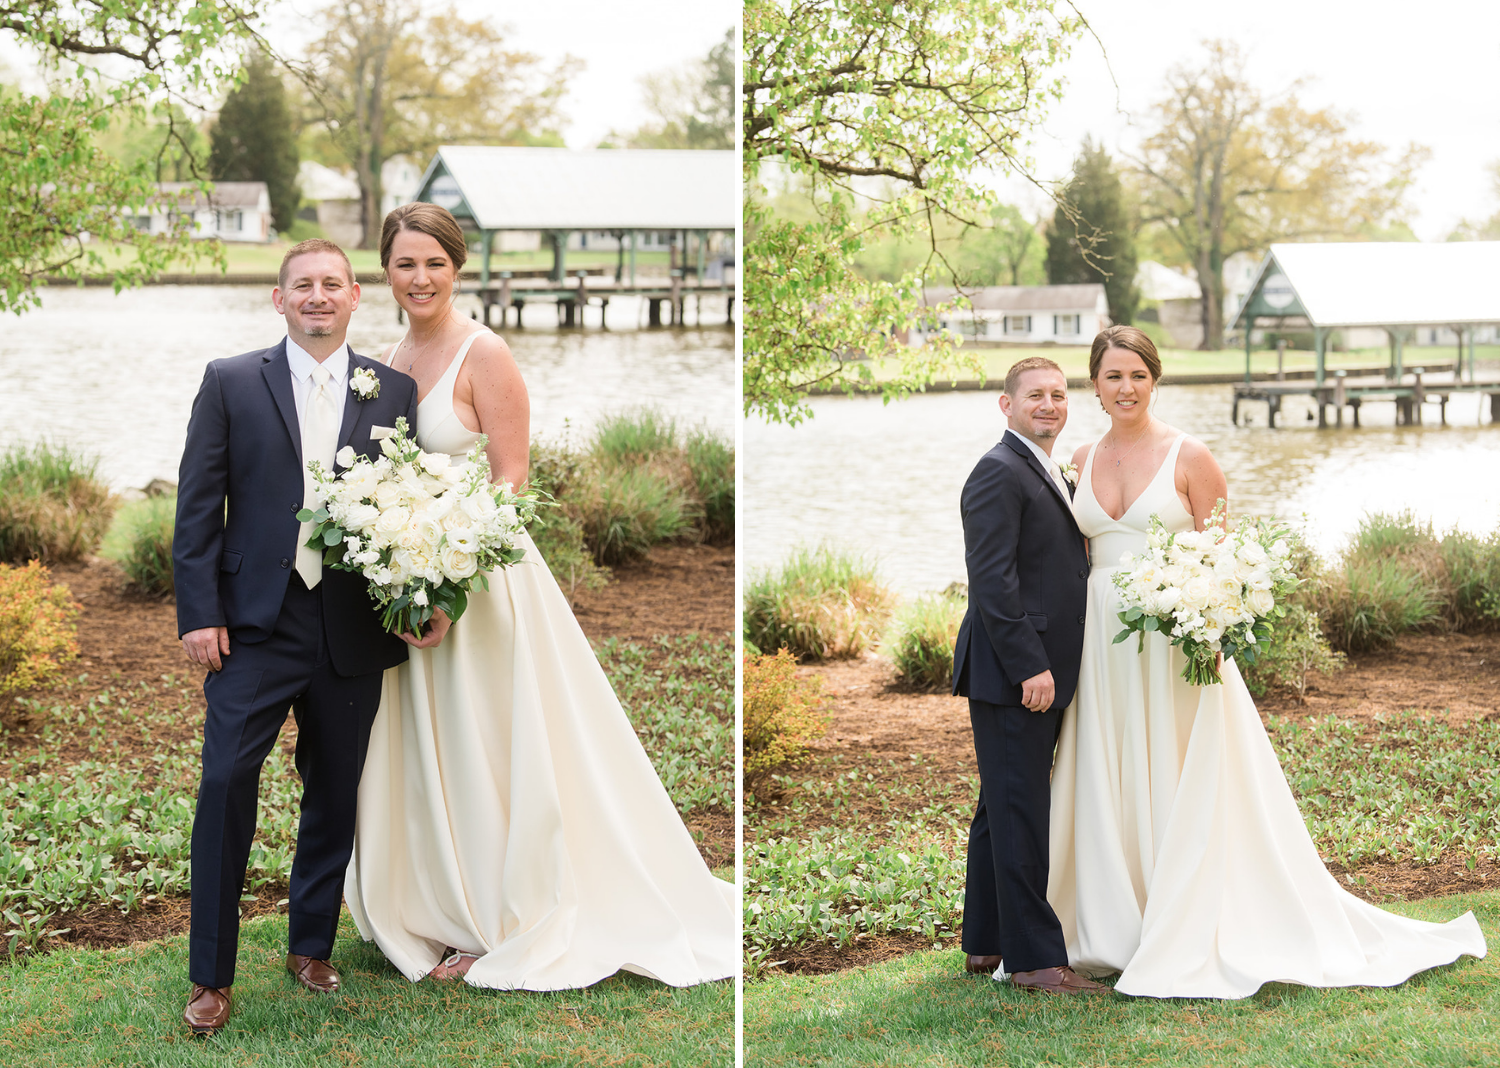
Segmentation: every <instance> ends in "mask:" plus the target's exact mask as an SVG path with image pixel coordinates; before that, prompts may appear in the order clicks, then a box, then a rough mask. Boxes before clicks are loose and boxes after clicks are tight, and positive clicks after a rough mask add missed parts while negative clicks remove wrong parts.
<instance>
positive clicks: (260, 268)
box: [102, 242, 667, 275]
mask: <svg viewBox="0 0 1500 1068" xmlns="http://www.w3.org/2000/svg"><path fill="white" fill-rule="evenodd" d="M290 247H291V243H287V242H275V243H272V244H268V245H261V244H255V245H250V244H227V245H225V246H224V251H225V256H226V258H227V259H228V261H229V266H228V273H229V274H275V273H276V272H277V271H278V270H279V269H280V268H281V257H282V256H283V255H285V254H286V250H287V249H288V248H290ZM346 251H347V252H348V255H349V263H350V265H351V266H353V268H354V269H355V270H356V271H359V272H361V273H364V272H374V271H378V270H380V253H379V252H378V251H376V250H375V249H365V248H353V249H347V250H346ZM102 254H103V257H104V263H105V266H106V268H113V267H117V266H119V265H120V264H122V263H125V262H127V260H130V259H133V258H134V257H133V254H132V253H130V252H128V251H126V252H120V251H115V250H104V251H103V253H102ZM615 263H616V254H615V253H614V252H598V251H570V252H569V253H568V258H567V267H568V268H569V269H570V270H582V269H584V268H589V267H607V268H609V269H610V270H611V271H613V270H614V267H615ZM627 263H628V253H627ZM635 263H636V267H637V268H638V269H639V268H642V267H664V266H666V263H667V253H666V252H665V251H659V252H656V251H653V252H637V253H636V255H635ZM551 266H552V252H551V250H550V249H538V250H536V251H534V252H496V253H494V254H493V255H492V256H491V258H490V269H491V270H492V271H506V270H524V269H531V268H539V267H551ZM464 269H465V270H466V271H475V270H478V269H479V258H478V256H473V257H471V258H470V259H469V262H468V263H466V264H465V265H464ZM628 269H629V268H628V266H627V270H628ZM168 271H169V273H172V274H193V273H197V274H204V275H213V274H218V273H219V268H218V267H217V266H216V265H215V264H214V263H213V262H212V261H211V260H209V259H208V258H207V257H199V258H198V259H197V261H196V262H193V261H183V262H181V263H174V264H173V265H172V266H171V267H170V268H168Z"/></svg>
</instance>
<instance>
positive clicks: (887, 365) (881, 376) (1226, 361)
mask: <svg viewBox="0 0 1500 1068" xmlns="http://www.w3.org/2000/svg"><path fill="white" fill-rule="evenodd" d="M1477 348H1478V351H1477V353H1476V355H1477V357H1478V359H1479V361H1480V362H1481V363H1484V362H1487V361H1488V362H1490V363H1493V362H1494V361H1495V360H1496V359H1500V345H1480V346H1478V347H1477ZM1454 352H1455V349H1454V347H1453V346H1451V345H1449V346H1443V345H1433V346H1423V347H1420V348H1418V347H1410V348H1407V349H1406V350H1405V352H1404V353H1403V355H1402V366H1403V367H1405V368H1406V370H1407V371H1408V372H1409V371H1410V370H1411V369H1412V368H1413V367H1421V366H1423V365H1424V364H1427V365H1432V366H1442V367H1447V366H1449V365H1451V364H1452V362H1453V359H1454ZM1160 355H1161V362H1162V373H1163V376H1164V377H1165V378H1166V379H1167V381H1168V382H1170V381H1171V377H1172V376H1173V375H1188V374H1193V375H1208V374H1244V372H1245V350H1244V349H1220V350H1218V351H1217V352H1198V351H1197V350H1195V349H1162V350H1161V351H1160ZM963 356H964V357H965V358H973V359H974V360H976V361H978V364H979V366H980V367H981V368H982V369H983V372H984V377H985V380H986V381H987V382H992V383H994V384H995V385H996V387H997V388H998V386H999V383H1000V381H1001V380H1002V379H1003V378H1004V377H1005V372H1006V370H1007V369H1009V368H1010V366H1011V365H1012V364H1013V363H1015V362H1016V361H1017V360H1023V359H1025V358H1026V357H1028V356H1044V357H1046V358H1047V359H1049V360H1053V361H1055V362H1056V363H1057V364H1058V366H1060V367H1061V368H1062V369H1063V373H1064V374H1066V375H1067V376H1068V377H1069V378H1087V377H1088V367H1089V348H1088V346H1087V345H1056V346H1047V347H1044V346H1039V347H1037V348H971V349H965V350H964V352H963ZM1464 358H1465V359H1466V360H1467V358H1468V354H1467V352H1465V357H1464ZM1389 363H1390V352H1389V351H1388V350H1386V349H1352V350H1350V351H1347V352H1329V353H1327V355H1326V359H1325V363H1324V366H1325V367H1327V369H1328V370H1330V371H1334V370H1338V369H1339V368H1370V367H1385V366H1386V365H1388V364H1389ZM1250 366H1251V370H1252V372H1254V373H1255V374H1275V372H1276V350H1274V349H1257V350H1255V351H1254V352H1252V353H1251V364H1250ZM1283 366H1284V368H1285V369H1286V370H1288V371H1311V370H1313V369H1314V368H1315V367H1316V366H1317V355H1316V353H1314V352H1312V351H1310V350H1304V349H1287V351H1286V357H1285V360H1284V362H1283ZM896 370H897V364H896V362H895V361H894V360H879V361H876V364H875V377H876V380H877V381H883V380H885V379H888V378H892V377H894V376H895V373H896ZM956 377H957V379H958V380H959V381H963V380H967V379H972V378H975V377H976V375H975V374H974V372H973V370H972V369H971V368H968V367H965V368H963V369H961V370H960V371H959V372H958V373H957V374H956Z"/></svg>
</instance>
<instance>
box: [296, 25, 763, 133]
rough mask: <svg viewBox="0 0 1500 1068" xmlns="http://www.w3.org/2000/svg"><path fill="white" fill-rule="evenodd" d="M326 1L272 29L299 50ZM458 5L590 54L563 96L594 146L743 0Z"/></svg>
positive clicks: (632, 121) (542, 48)
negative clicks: (650, 84) (643, 83)
mask: <svg viewBox="0 0 1500 1068" xmlns="http://www.w3.org/2000/svg"><path fill="white" fill-rule="evenodd" d="M326 3H327V0H284V2H283V3H281V4H279V5H277V7H276V8H275V9H273V11H272V13H271V17H270V20H269V29H268V31H267V36H269V37H270V38H271V40H272V41H273V42H274V43H275V44H276V46H277V47H278V48H283V49H287V50H289V51H293V52H295V51H296V50H297V49H298V48H300V47H301V45H302V44H303V43H305V42H306V41H307V40H308V39H309V38H310V37H312V36H313V35H314V34H313V32H312V27H313V25H314V19H313V18H312V16H313V15H314V14H315V13H316V12H318V11H320V10H321V9H322V8H323V7H325V6H326ZM424 6H425V7H427V8H429V9H437V8H439V7H440V6H442V5H440V4H427V5H424ZM457 6H458V9H459V11H460V12H461V13H462V14H463V15H464V17H465V18H469V19H477V18H488V19H489V20H490V21H491V22H493V23H494V24H495V25H497V26H501V27H509V28H510V29H511V30H512V31H513V32H512V33H511V35H510V43H511V44H512V45H513V46H514V47H516V48H519V49H523V50H525V51H527V52H532V53H535V54H536V55H539V56H541V57H543V58H544V59H548V60H558V59H561V58H562V57H563V56H564V55H573V56H575V57H577V58H578V59H581V60H583V62H584V68H583V71H582V72H581V73H580V74H579V75H578V76H577V77H575V78H574V79H573V81H572V83H571V88H570V91H569V93H568V96H567V98H566V100H565V101H564V103H563V110H564V112H565V113H566V114H567V115H568V117H569V118H570V119H571V120H572V121H571V122H570V123H569V124H568V126H567V127H566V128H565V129H564V130H563V137H564V138H565V139H566V140H567V142H568V145H569V147H571V148H593V147H594V146H595V145H597V144H598V143H599V141H600V140H601V139H603V137H604V135H605V134H607V133H608V132H609V131H610V130H611V129H616V130H631V129H634V128H635V127H637V126H639V125H641V124H642V123H644V122H646V121H647V120H648V119H649V118H650V116H649V115H648V114H647V112H646V109H645V106H644V104H643V102H642V97H641V90H640V84H639V79H640V77H641V75H643V74H650V73H652V72H654V71H658V70H661V69H663V68H674V67H681V66H683V65H685V64H687V63H688V62H690V61H693V60H698V59H702V58H703V57H704V56H706V55H708V51H709V49H711V48H712V47H713V46H714V45H715V44H717V43H718V42H719V41H721V40H722V39H723V37H724V31H725V30H727V29H729V28H730V27H731V26H736V27H737V26H738V25H739V21H740V5H739V3H738V0H615V2H606V0H571V2H570V0H531V2H529V3H515V2H511V0H458V4H457Z"/></svg>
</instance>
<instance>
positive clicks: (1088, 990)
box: [1010, 968, 1109, 994]
mask: <svg viewBox="0 0 1500 1068" xmlns="http://www.w3.org/2000/svg"><path fill="white" fill-rule="evenodd" d="M1010 981H1011V985H1012V986H1018V987H1020V988H1021V989H1022V990H1040V991H1041V992H1043V993H1045V994H1108V993H1109V987H1107V986H1104V985H1103V984H1102V983H1096V982H1094V981H1093V980H1092V979H1085V978H1084V977H1083V976H1081V975H1079V974H1078V973H1077V972H1075V971H1074V970H1073V969H1072V968H1039V969H1037V970H1036V971H1034V972H1014V973H1012V974H1011V977H1010Z"/></svg>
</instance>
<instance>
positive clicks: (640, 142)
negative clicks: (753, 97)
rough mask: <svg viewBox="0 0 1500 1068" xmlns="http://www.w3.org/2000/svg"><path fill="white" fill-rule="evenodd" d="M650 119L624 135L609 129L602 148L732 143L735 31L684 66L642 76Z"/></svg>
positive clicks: (726, 146)
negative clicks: (702, 56) (699, 57)
mask: <svg viewBox="0 0 1500 1068" xmlns="http://www.w3.org/2000/svg"><path fill="white" fill-rule="evenodd" d="M641 88H642V89H643V90H644V92H645V96H646V106H647V107H648V108H649V109H650V111H651V114H652V115H653V116H655V119H654V121H652V122H649V123H647V124H646V125H645V126H642V127H641V128H640V129H638V130H636V131H635V132H633V133H628V134H615V133H612V134H611V135H610V136H609V138H608V139H607V141H606V143H605V144H603V145H601V146H600V147H601V148H609V147H614V146H616V145H623V146H624V147H625V148H717V149H729V148H733V147H734V30H733V29H732V28H731V29H728V30H725V31H724V39H723V40H722V41H720V42H719V43H718V44H716V45H714V46H713V48H712V49H710V50H709V53H708V55H707V56H705V57H704V58H703V59H701V60H699V61H698V62H696V63H693V64H691V65H689V66H688V67H687V68H686V69H684V70H675V71H674V70H666V71H658V72H656V73H654V74H648V75H646V76H645V77H644V78H642V79H641Z"/></svg>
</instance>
